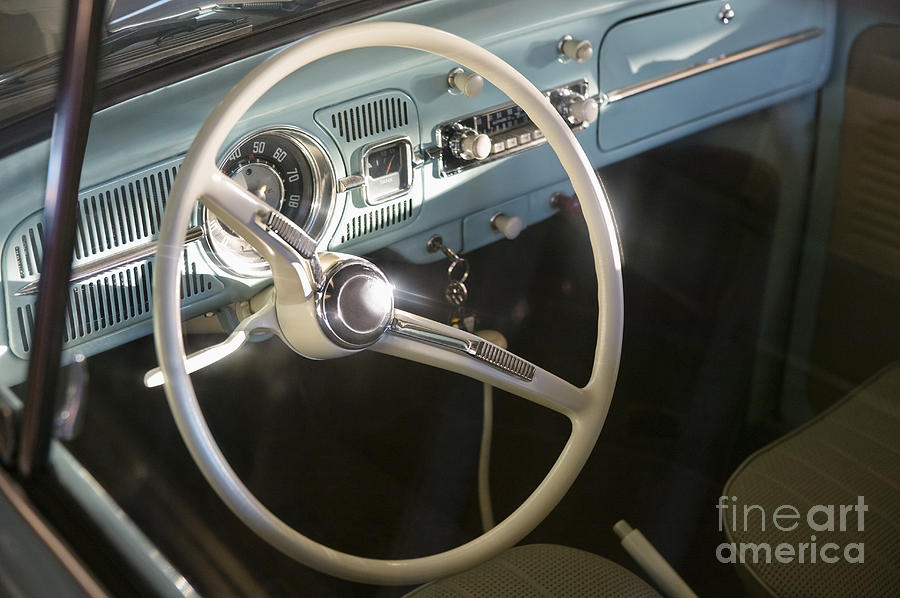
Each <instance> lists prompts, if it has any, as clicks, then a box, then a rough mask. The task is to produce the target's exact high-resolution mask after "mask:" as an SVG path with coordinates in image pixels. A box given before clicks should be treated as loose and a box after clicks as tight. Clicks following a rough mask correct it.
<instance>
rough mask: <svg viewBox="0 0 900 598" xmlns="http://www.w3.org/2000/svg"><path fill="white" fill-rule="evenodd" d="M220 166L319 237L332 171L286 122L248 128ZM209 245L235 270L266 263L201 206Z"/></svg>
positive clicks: (314, 145)
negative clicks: (281, 124)
mask: <svg viewBox="0 0 900 598" xmlns="http://www.w3.org/2000/svg"><path fill="white" fill-rule="evenodd" d="M219 168H220V169H221V170H222V172H224V173H225V174H227V175H228V176H230V177H231V178H232V179H234V180H235V181H237V182H238V183H240V185H241V186H243V187H245V188H246V189H247V190H248V191H250V192H251V193H253V194H254V195H256V196H257V197H258V198H259V199H261V200H262V201H264V202H266V203H267V204H269V205H270V206H272V207H273V208H275V209H277V210H278V211H279V212H281V213H282V214H284V215H285V216H287V217H288V218H290V219H291V220H293V221H294V222H296V223H297V224H298V225H299V226H300V227H302V228H304V229H305V230H306V232H307V233H309V234H310V235H312V236H314V237H317V236H318V235H319V234H321V232H322V229H323V227H324V225H325V221H326V220H327V216H328V212H329V211H330V208H331V205H332V203H333V200H334V187H333V180H334V175H333V172H332V167H331V163H330V161H329V160H328V157H327V155H326V154H325V152H324V150H323V149H322V148H321V146H320V145H319V144H318V142H316V140H315V139H313V138H312V137H311V136H309V135H307V134H306V133H304V132H303V131H300V130H298V129H293V128H290V127H284V128H276V129H266V130H263V131H257V132H255V133H251V134H250V135H247V136H246V137H244V138H242V139H240V140H239V141H238V142H237V143H235V144H234V145H233V146H232V147H231V148H230V149H229V150H228V152H227V153H226V154H225V156H224V158H222V160H221V161H220V163H219ZM204 220H205V225H206V229H207V235H208V239H209V244H210V246H211V248H212V250H213V252H214V253H215V255H216V256H217V257H218V259H219V261H220V262H221V263H222V265H223V266H225V267H226V268H228V269H229V270H232V271H233V272H235V273H238V274H244V275H250V276H266V275H268V273H269V268H268V264H266V262H265V260H263V259H262V258H261V257H260V256H259V255H258V254H257V253H256V251H255V250H254V249H253V248H252V247H251V246H250V245H249V243H247V242H246V241H244V240H243V239H242V238H240V237H239V236H237V235H236V234H234V232H232V231H231V230H230V229H229V228H228V227H227V226H225V225H224V224H223V223H222V222H221V221H219V219H218V218H216V216H215V215H214V214H212V213H210V212H209V211H204Z"/></svg>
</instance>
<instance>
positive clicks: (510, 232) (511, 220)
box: [491, 212, 525, 241]
mask: <svg viewBox="0 0 900 598" xmlns="http://www.w3.org/2000/svg"><path fill="white" fill-rule="evenodd" d="M491 228H493V229H494V230H496V231H498V232H499V233H501V234H502V235H503V236H504V237H506V238H507V239H509V240H510V241H512V240H513V239H515V238H516V237H518V236H519V233H521V232H522V229H523V228H525V223H524V222H522V219H521V218H519V217H518V216H508V215H506V214H504V213H503V212H497V213H496V214H494V215H493V217H491Z"/></svg>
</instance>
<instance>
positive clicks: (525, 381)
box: [153, 22, 623, 585]
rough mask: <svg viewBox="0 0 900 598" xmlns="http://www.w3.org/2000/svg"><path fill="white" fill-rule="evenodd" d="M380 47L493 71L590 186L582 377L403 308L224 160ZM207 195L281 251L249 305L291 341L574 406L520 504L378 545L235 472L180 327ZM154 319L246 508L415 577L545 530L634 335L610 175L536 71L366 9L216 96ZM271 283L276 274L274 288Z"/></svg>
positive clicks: (308, 552) (315, 563) (179, 414)
mask: <svg viewBox="0 0 900 598" xmlns="http://www.w3.org/2000/svg"><path fill="white" fill-rule="evenodd" d="M369 46H395V47H402V48H410V49H416V50H423V51H426V52H431V53H432V54H437V55H440V56H443V57H445V58H448V59H450V60H452V61H454V62H455V63H458V64H460V65H463V66H464V67H466V68H468V69H470V70H472V71H474V72H476V73H480V74H481V75H482V76H484V77H485V78H486V79H488V80H489V81H491V82H492V83H494V84H495V85H496V86H497V87H498V88H500V89H501V90H502V91H503V92H505V93H506V94H507V95H508V96H509V97H510V98H511V99H512V101H514V102H515V103H516V104H518V105H519V106H521V107H522V108H523V109H524V110H525V112H526V113H527V114H528V116H529V117H530V118H531V120H532V121H534V123H535V124H536V125H537V126H538V127H540V129H541V130H542V131H543V132H544V135H545V136H546V138H547V141H549V143H550V145H551V147H553V149H554V151H555V152H556V154H557V156H558V157H559V160H560V162H561V163H562V165H563V167H564V168H565V170H566V172H567V173H568V176H569V178H570V180H571V182H572V185H573V186H574V189H575V192H576V193H577V195H578V198H579V201H580V204H581V208H582V210H583V213H584V219H585V221H586V222H587V227H588V231H589V234H590V241H591V247H592V252H593V258H594V265H595V271H596V276H597V288H598V306H599V315H598V321H597V346H596V350H595V353H594V364H593V369H592V373H591V377H590V381H589V382H588V383H587V385H586V386H585V387H584V388H577V387H575V386H574V385H572V384H569V383H568V382H566V381H565V380H562V379H561V378H559V377H557V376H555V375H553V374H551V373H550V372H547V371H546V370H543V369H541V368H539V367H536V366H534V365H532V364H530V363H528V362H527V361H525V360H524V359H521V358H519V357H517V356H515V355H514V354H512V353H510V352H508V351H505V350H504V349H501V348H499V347H497V346H495V345H492V344H491V343H489V342H487V341H485V340H484V339H481V338H479V337H477V336H474V335H471V334H468V333H465V332H461V331H460V330H457V329H455V328H452V327H449V326H446V325H443V324H440V323H438V322H434V321H431V320H428V319H426V318H422V317H419V316H415V315H413V314H410V313H406V312H402V311H401V310H398V309H394V306H393V297H392V294H391V287H390V284H389V283H388V282H387V279H386V278H385V277H384V275H383V274H382V273H381V272H380V271H379V270H378V269H377V268H376V267H375V266H374V265H372V264H370V263H369V262H367V261H365V260H363V259H360V258H355V257H352V256H346V255H340V254H335V253H319V254H317V253H316V249H315V242H314V241H313V240H312V239H311V238H309V237H308V236H307V235H306V234H305V233H304V232H303V231H302V230H301V229H300V228H299V227H297V226H296V225H294V224H293V223H292V222H290V221H289V220H287V219H286V218H281V217H280V215H279V214H278V213H277V212H275V211H274V209H273V208H272V207H270V206H269V205H267V204H265V203H264V202H262V201H260V200H259V199H258V198H257V197H256V196H254V195H253V194H251V193H249V192H248V191H246V190H245V189H243V188H241V187H240V186H239V185H238V184H236V183H235V182H234V181H232V180H231V179H230V178H229V177H227V176H226V175H224V174H223V173H221V172H220V171H219V169H218V168H217V166H216V156H217V152H218V151H219V148H220V147H222V145H223V143H224V142H225V140H226V137H227V136H228V133H229V132H230V131H231V130H232V128H233V127H234V126H235V125H236V124H237V123H238V121H239V120H240V118H241V116H243V114H244V113H245V112H246V111H247V110H248V109H249V108H250V106H251V105H252V104H253V103H254V102H255V101H256V100H257V99H259V98H260V97H261V96H262V95H263V94H264V93H265V92H266V91H268V90H269V89H270V88H271V87H272V86H273V85H275V84H276V83H278V82H279V81H281V80H282V79H283V78H284V77H286V76H287V75H289V74H291V73H292V72H294V71H296V70H297V69H299V68H301V67H303V66H304V65H307V64H309V63H311V62H313V61H315V60H318V59H320V58H323V57H326V56H329V55H331V54H334V53H336V52H342V51H345V50H351V49H356V48H364V47H369ZM197 200H202V201H203V203H204V205H205V206H206V207H207V208H208V209H209V210H211V211H213V212H214V213H215V214H216V215H217V216H218V217H219V218H220V219H221V220H223V221H224V222H225V223H226V224H228V225H229V226H230V227H231V228H232V229H233V230H235V231H237V232H239V233H240V234H241V236H243V237H244V238H245V239H246V240H247V241H248V242H250V243H251V244H252V245H253V246H254V248H256V250H257V251H258V252H259V253H260V255H262V256H263V257H264V258H265V259H266V260H267V261H268V262H269V265H270V266H271V269H272V275H273V279H274V292H272V291H269V292H268V293H267V294H265V296H264V300H263V301H262V302H263V303H264V304H265V305H264V306H263V307H262V309H260V310H259V311H258V312H257V313H256V314H254V316H251V318H254V319H255V321H256V322H255V324H254V325H255V326H258V327H264V328H269V329H272V330H274V331H275V332H276V333H277V334H278V335H279V336H280V337H281V338H282V340H284V341H285V342H286V343H287V344H288V345H289V346H290V347H291V348H292V349H293V350H294V351H296V352H297V353H300V354H301V355H305V356H307V357H313V358H319V359H321V358H332V357H339V356H341V355H346V354H348V353H351V352H354V351H359V350H363V349H366V348H369V349H372V350H375V351H379V352H381V353H386V354H389V355H395V356H398V357H402V358H405V359H410V360H413V361H417V362H420V363H425V364H428V365H432V366H435V367H439V368H444V369H446V370H450V371H454V372H458V373H460V374H464V375H466V376H469V377H471V378H475V379H477V380H480V381H482V382H486V383H489V384H491V385H493V386H495V387H498V388H501V389H503V390H505V391H507V392H510V393H512V394H515V395H518V396H521V397H524V398H526V399H528V400H531V401H534V402H535V403H538V404H540V405H543V406H545V407H548V408H549V409H552V410H554V411H557V412H560V413H562V414H564V415H566V416H567V417H568V418H569V419H570V420H571V423H572V432H571V436H570V437H569V439H568V441H567V443H566V445H565V447H564V448H563V450H562V453H561V454H560V455H559V457H558V459H557V461H556V463H555V464H554V465H553V467H552V468H551V470H550V472H549V473H548V474H547V476H546V478H544V480H543V481H542V482H541V484H540V485H539V486H538V487H537V488H536V489H535V490H534V492H533V493H532V494H531V495H530V496H529V497H528V498H527V499H526V500H525V502H523V503H522V504H521V505H520V506H519V507H518V508H517V509H516V510H515V511H514V512H513V513H512V514H511V515H509V516H508V517H507V518H506V519H505V520H504V521H502V522H501V523H500V524H498V525H497V526H496V527H494V528H493V529H491V530H490V531H488V532H486V533H484V534H483V535H481V536H479V537H477V538H475V539H474V540H472V541H470V542H468V543H466V544H464V545H462V546H459V547H456V548H453V549H451V550H448V551H446V552H442V553H438V554H433V555H430V556H425V557H420V558H412V559H408V560H379V559H371V558H364V557H360V556H354V555H349V554H345V553H342V552H339V551H336V550H334V549H332V548H329V547H327V546H323V545H322V544H319V543H317V542H315V541H313V540H311V539H309V538H307V537H306V536H304V535H303V534H301V533H300V532H298V531H296V530H294V529H293V528H291V527H289V526H288V525H287V524H285V523H284V522H282V521H281V520H280V519H278V517H276V516H275V515H274V514H273V513H272V512H271V511H269V510H268V509H267V508H266V507H265V506H264V505H263V504H262V503H260V501H259V500H257V498H256V497H255V496H254V495H253V494H252V493H251V492H250V490H248V489H247V487H246V486H245V485H244V484H243V483H242V482H241V480H240V479H238V477H237V475H236V474H235V472H234V470H233V469H232V468H231V466H230V465H229V464H228V462H227V461H226V460H225V457H224V456H223V454H222V452H221V450H220V449H219V447H218V445H217V444H216V442H215V440H214V439H213V436H212V434H211V433H210V430H209V428H208V426H207V424H206V421H205V419H204V417H203V414H202V413H201V411H200V407H199V405H198V403H197V398H196V395H195V393H194V388H193V386H192V384H191V379H190V376H189V375H188V371H189V370H193V369H196V367H197V366H195V365H193V364H189V363H187V362H186V357H185V351H184V345H183V343H182V334H181V309H180V304H179V285H180V276H179V263H180V257H181V255H182V250H183V246H184V242H185V231H186V230H187V228H188V225H189V220H190V217H191V214H192V212H193V210H194V202H196V201H197ZM153 287H154V293H153V294H154V299H155V301H154V305H153V316H154V332H155V337H156V354H157V358H158V359H159V363H160V368H161V370H162V375H163V377H164V379H165V390H166V395H167V397H168V400H169V406H170V408H171V410H172V413H173V415H174V416H175V421H176V423H177V425H178V429H179V430H180V432H181V435H182V437H183V438H184V441H185V443H186V444H187V447H188V449H189V450H190V453H191V455H192V456H193V458H194V460H195V461H196V463H197V465H198V467H199V468H200V470H201V471H202V472H203V474H204V476H206V479H207V480H208V482H209V483H210V484H211V485H212V487H213V488H214V489H215V491H216V492H217V493H218V495H219V496H220V497H221V499H222V500H223V501H225V503H226V504H227V505H228V506H229V507H230V508H231V510H232V511H234V513H235V514H236V515H237V516H238V517H240V518H241V519H242V520H243V522H244V523H245V524H246V525H248V526H249V527H250V528H251V529H253V531H255V532H256V533H257V534H258V535H259V536H261V537H262V538H263V539H264V540H266V541H267V542H269V543H270V544H272V545H273V546H274V547H275V548H277V549H278V550H280V551H281V552H283V553H285V554H286V555H288V556H290V557H292V558H294V559H296V560H297V561H299V562H301V563H303V564H305V565H308V566H310V567H313V568H315V569H318V570H320V571H322V572H324V573H328V574H331V575H335V576H338V577H342V578H345V579H348V580H353V581H359V582H366V583H374V584H385V585H387V584H392V585H393V584H396V585H404V584H413V583H420V582H424V581H428V580H431V579H435V578H437V577H442V576H446V575H449V574H452V573H455V572H458V571H461V570H464V569H467V568H470V567H472V566H474V565H476V564H478V563H480V562H482V561H484V560H487V559H489V558H491V557H493V556H495V555H497V554H499V553H500V552H501V551H503V550H505V549H507V548H509V547H510V546H512V545H513V544H515V543H516V542H518V541H519V540H521V539H522V538H523V537H524V536H525V535H526V534H528V533H529V532H530V531H531V530H532V529H534V528H535V527H536V526H537V525H538V523H540V522H541V521H542V520H543V519H544V517H546V516H547V514H548V513H549V512H550V511H551V510H552V509H553V508H554V507H555V506H556V504H557V503H558V502H559V501H560V499H561V498H562V497H563V495H564V494H565V493H566V491H567V490H568V489H569V487H570V486H571V484H572V482H573V481H574V480H575V478H576V476H577V475H578V473H579V472H580V471H581V468H582V466H583V465H584V463H585V461H586V460H587V458H588V456H589V455H590V454H591V450H592V449H593V447H594V444H595V442H596V440H597V437H598V436H599V434H600V430H601V428H602V427H603V422H604V420H605V419H606V414H607V410H608V408H609V403H610V400H611V398H612V393H613V388H614V386H615V380H616V373H617V370H618V366H619V355H620V351H621V342H622V308H623V299H622V278H621V261H620V257H619V245H618V240H617V237H616V229H615V225H614V223H613V218H612V214H611V213H610V210H609V206H608V203H607V201H606V198H605V197H604V194H603V190H602V188H601V186H600V184H599V181H598V180H597V177H596V176H595V174H594V171H593V168H592V167H591V164H590V163H589V162H588V159H587V157H586V156H585V154H584V152H583V150H582V149H581V147H580V146H579V144H578V142H577V141H576V140H575V136H574V135H573V134H572V132H571V131H570V130H569V128H568V126H566V124H565V123H564V122H563V120H562V118H561V117H560V116H559V114H558V113H557V112H556V110H555V109H554V108H553V106H552V105H551V104H550V102H549V101H548V100H547V98H545V97H544V95H543V94H542V93H541V92H540V91H538V90H537V89H536V88H535V87H534V86H533V85H532V84H531V83H530V82H529V81H528V80H527V79H526V78H525V77H524V76H522V75H521V74H520V73H519V72H517V71H516V70H515V69H513V68H512V67H511V66H509V65H508V64H506V63H505V62H503V61H502V60H500V59H499V58H497V57H496V56H494V55H493V54H491V53H490V52H488V51H487V50H485V49H483V48H481V47H480V46H478V45H476V44H473V43H471V42H469V41H466V40H464V39H462V38H459V37H457V36H455V35H452V34H450V33H447V32H444V31H440V30H437V29H432V28H430V27H424V26H421V25H413V24H408V23H389V22H381V23H360V24H354V25H348V26H345V27H340V28H336V29H332V30H329V31H326V32H323V33H319V34H316V35H313V36H310V37H308V38H306V39H303V40H301V41H299V42H297V43H295V44H293V45H291V46H289V47H288V48H286V49H285V50H283V51H282V52H279V53H278V54H276V55H274V56H272V57H271V58H270V59H268V60H267V61H265V62H264V63H262V64H260V65H259V66H258V67H256V68H255V69H253V71H251V72H250V73H249V74H248V75H247V76H246V77H244V79H243V80H241V82H240V83H238V84H237V85H236V86H235V87H234V88H233V89H232V90H231V91H230V92H229V93H228V95H226V96H225V98H224V99H223V100H222V101H221V102H220V103H219V105H218V106H217V107H216V109H215V110H214V111H213V113H212V114H211V115H210V117H209V119H208V120H207V121H206V123H205V124H204V125H203V128H202V129H201V130H200V132H199V134H198V135H197V138H196V139H195V140H194V143H193V145H192V146H191V149H190V151H189V153H188V155H187V157H186V159H185V161H184V163H183V165H182V167H181V171H180V173H179V174H178V177H177V180H176V181H175V185H174V188H173V189H172V193H171V195H170V198H169V202H168V205H167V208H166V211H165V216H164V218H163V223H162V229H161V231H160V235H159V250H158V253H157V258H156V273H155V277H154V280H153ZM270 289H271V287H270Z"/></svg>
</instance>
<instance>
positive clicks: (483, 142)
mask: <svg viewBox="0 0 900 598" xmlns="http://www.w3.org/2000/svg"><path fill="white" fill-rule="evenodd" d="M450 151H451V153H452V154H453V155H454V156H456V157H457V158H459V159H460V160H484V159H485V158H487V157H488V156H490V155H491V138H490V137H488V136H487V135H485V134H484V133H479V132H477V131H476V130H475V129H471V128H469V127H460V128H459V130H458V132H457V133H456V134H454V135H453V137H452V138H451V139H450Z"/></svg>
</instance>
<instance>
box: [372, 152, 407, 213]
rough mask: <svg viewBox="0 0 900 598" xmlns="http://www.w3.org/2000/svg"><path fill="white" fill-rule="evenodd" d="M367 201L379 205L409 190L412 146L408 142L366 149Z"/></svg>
mask: <svg viewBox="0 0 900 598" xmlns="http://www.w3.org/2000/svg"><path fill="white" fill-rule="evenodd" d="M362 161H363V173H364V175H365V178H366V201H367V202H368V203H370V204H376V203H380V202H382V201H385V200H386V199H390V198H392V197H396V196H397V195H400V194H402V193H405V192H406V191H409V188H410V187H411V186H412V146H411V144H410V142H409V140H408V139H395V140H393V141H388V142H387V143H380V144H378V145H375V146H372V147H370V148H368V149H366V151H365V153H364V154H363V160H362Z"/></svg>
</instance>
